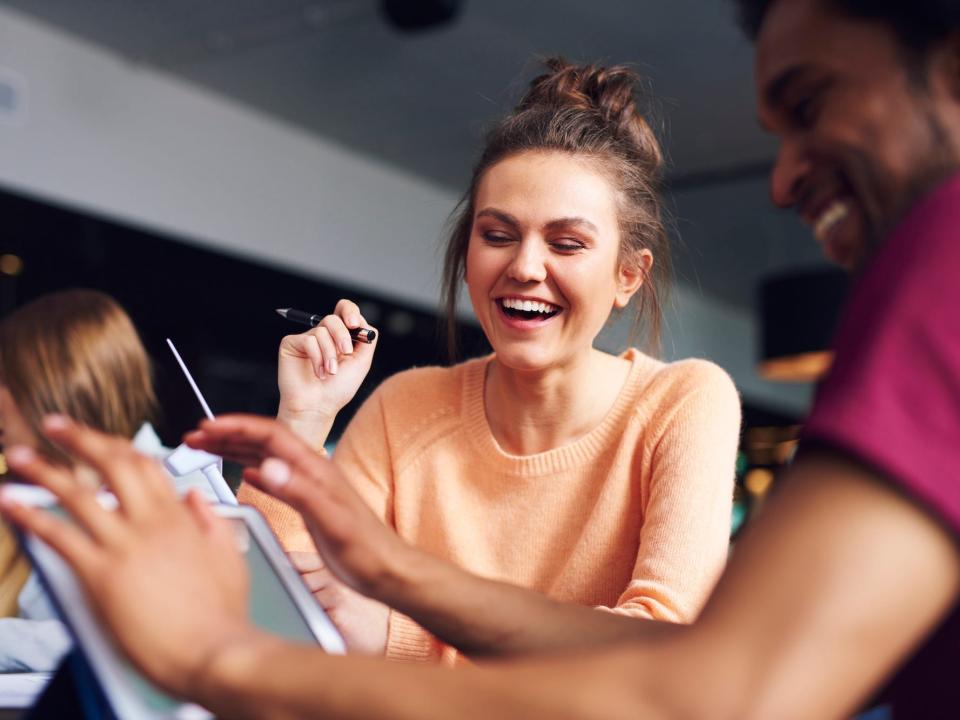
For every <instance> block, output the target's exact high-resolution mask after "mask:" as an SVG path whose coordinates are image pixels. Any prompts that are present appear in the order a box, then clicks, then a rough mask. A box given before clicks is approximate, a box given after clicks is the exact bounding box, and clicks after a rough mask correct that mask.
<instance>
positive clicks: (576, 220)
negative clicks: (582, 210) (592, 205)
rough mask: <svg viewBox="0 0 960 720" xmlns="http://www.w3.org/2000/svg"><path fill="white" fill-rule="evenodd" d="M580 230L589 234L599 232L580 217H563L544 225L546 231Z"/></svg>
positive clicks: (594, 226)
mask: <svg viewBox="0 0 960 720" xmlns="http://www.w3.org/2000/svg"><path fill="white" fill-rule="evenodd" d="M569 227H572V228H582V229H584V230H589V231H590V232H594V233H596V232H600V231H599V229H598V228H597V226H596V225H594V224H593V223H592V222H590V221H589V220H587V219H586V218H582V217H565V218H557V219H556V220H551V221H550V222H548V223H547V224H546V228H547V230H557V229H559V228H569Z"/></svg>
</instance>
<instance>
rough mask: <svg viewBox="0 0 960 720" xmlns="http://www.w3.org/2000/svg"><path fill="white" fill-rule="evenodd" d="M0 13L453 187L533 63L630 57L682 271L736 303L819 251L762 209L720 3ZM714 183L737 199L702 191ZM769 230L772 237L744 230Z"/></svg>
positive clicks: (230, 3)
mask: <svg viewBox="0 0 960 720" xmlns="http://www.w3.org/2000/svg"><path fill="white" fill-rule="evenodd" d="M0 4H2V5H6V6H10V7H13V8H15V9H17V10H19V11H21V12H23V13H25V14H27V15H30V16H33V17H35V18H38V19H40V20H42V21H44V22H47V23H50V24H53V25H55V26H58V27H60V28H62V29H64V30H66V31H68V32H71V33H74V34H77V35H79V36H82V37H84V38H86V39H88V40H90V41H93V42H95V43H97V44H99V45H101V46H104V47H106V48H109V49H112V50H113V51H115V52H117V53H120V54H121V55H122V56H125V57H126V58H128V59H129V60H130V61H132V62H137V63H144V64H147V65H150V66H152V67H159V68H161V69H163V70H165V71H167V72H169V73H171V74H174V75H177V76H179V77H181V78H183V79H186V80H188V81H190V82H192V83H196V84H198V85H201V86H204V87H206V88H208V89H210V90H213V91H215V92H217V93H222V94H224V95H226V96H229V97H231V98H234V99H236V100H239V101H240V102H243V103H245V104H247V105H250V106H252V107H255V108H258V109H259V110H261V111H263V112H265V113H268V114H269V115H271V116H273V117H275V118H278V119H281V120H282V121H285V122H288V123H291V124H294V125H296V126H299V127H301V128H304V129H306V130H308V131H310V132H313V133H316V134H318V135H321V136H324V137H326V138H328V139H331V140H334V141H336V142H338V143H341V144H343V145H346V146H348V147H350V148H352V149H353V150H355V151H357V152H361V153H364V154H367V155H370V156H374V157H376V158H378V159H379V160H381V161H385V162H388V163H391V164H395V165H397V166H400V167H403V168H405V169H407V170H409V171H412V172H414V173H416V174H418V175H420V176H423V177H425V178H427V179H429V180H431V181H432V182H435V183H437V184H439V185H442V186H445V187H453V188H457V189H459V188H462V187H463V186H464V185H465V182H466V179H467V178H468V177H469V174H470V169H471V166H472V163H473V161H474V157H475V153H476V152H477V149H478V146H479V139H480V137H481V135H482V132H483V129H484V128H485V127H486V126H488V125H489V124H490V123H491V121H492V120H494V119H495V118H497V117H498V116H499V115H501V114H502V113H503V112H504V111H506V110H507V109H509V108H510V107H511V105H512V103H513V102H515V101H516V100H517V99H518V96H519V94H520V93H521V92H522V90H523V88H524V86H525V84H526V82H527V80H528V79H529V78H530V77H532V76H533V75H534V74H535V73H536V72H538V70H539V66H538V63H537V61H536V58H537V57H538V56H546V55H552V54H562V55H564V56H567V57H568V58H571V59H574V60H579V61H587V60H590V61H594V60H597V61H602V62H605V63H620V62H627V63H631V64H634V65H635V66H637V67H638V68H640V69H641V70H642V71H643V72H644V73H645V74H646V75H647V76H648V77H649V78H650V82H651V86H652V89H653V91H654V92H655V93H656V95H657V96H658V97H659V98H660V99H661V106H662V111H661V112H660V113H659V116H660V118H661V125H660V127H661V128H662V133H661V135H662V137H663V138H664V141H665V143H666V144H667V146H668V147H669V153H670V158H671V170H670V179H671V185H672V186H673V187H674V189H675V190H676V191H677V192H678V194H677V208H678V214H679V215H680V219H681V222H680V223H679V226H680V228H681V230H684V227H683V226H684V222H683V219H684V218H685V217H694V218H696V223H694V224H695V225H698V227H695V228H693V229H692V232H691V233H690V234H689V237H686V236H685V243H686V245H687V248H688V251H687V252H686V253H685V254H682V255H681V259H680V261H679V263H678V265H679V269H680V274H681V276H682V277H684V278H686V279H688V281H689V279H690V278H691V277H693V278H694V282H695V283H696V284H699V285H701V286H702V287H703V288H704V289H705V290H707V291H709V292H711V293H713V294H715V295H717V296H718V297H720V298H722V299H724V300H726V301H729V302H732V303H737V304H740V305H744V304H749V303H750V302H751V298H752V286H753V284H754V282H755V279H756V277H757V275H758V274H762V273H764V272H768V271H770V270H771V269H775V268H777V267H780V266H783V265H793V264H803V263H810V262H815V261H817V259H818V253H817V250H816V248H815V246H814V244H813V243H812V242H809V240H807V239H806V233H804V232H803V231H802V230H800V229H799V228H798V226H797V224H796V223H795V222H794V221H793V220H789V219H787V220H781V219H778V218H780V217H781V216H779V215H777V216H774V215H773V214H772V211H770V210H769V207H768V202H767V200H766V191H765V189H764V186H765V183H764V176H765V174H766V169H767V168H768V167H769V165H770V163H771V161H772V158H773V155H774V145H773V143H772V141H771V139H770V138H768V137H766V136H764V134H763V133H762V132H761V131H760V130H759V129H758V127H757V124H756V120H755V111H754V105H753V100H752V84H751V83H752V80H751V52H752V51H751V48H750V46H749V44H748V43H747V42H746V41H745V40H744V39H743V38H742V37H741V35H740V33H739V31H738V30H737V28H736V26H735V24H734V22H733V20H732V17H733V11H732V9H731V4H730V2H729V0H669V2H664V1H663V0H590V1H589V2H574V1H572V0H529V1H526V2H524V1H522V0H466V2H465V3H464V6H463V11H462V13H461V15H460V17H459V18H458V19H457V20H456V21H455V22H454V23H453V24H451V25H449V26H446V27H443V28H440V29H436V30H432V31H427V32H422V33H418V34H404V33H401V32H399V31H396V30H394V29H392V28H391V27H389V26H388V24H387V23H386V22H385V20H384V18H383V17H382V16H381V14H380V12H379V2H378V1H377V0H313V1H311V2H308V1H307V0H202V1H201V2H198V1H197V0H0ZM729 181H735V182H732V183H731V182H729ZM727 185H729V187H734V188H739V191H738V194H737V195H735V196H727V197H726V199H725V200H723V201H722V202H721V201H719V200H718V199H717V198H712V196H708V195H709V192H708V191H711V190H712V189H714V188H719V187H725V186H727ZM718 198H719V196H718ZM685 203H693V204H694V205H695V206H696V207H698V208H699V210H698V211H697V212H696V213H694V212H693V211H692V210H691V209H690V207H689V206H688V205H685ZM731 203H732V204H731ZM705 213H706V214H705ZM710 213H713V215H711V214H710ZM758 213H759V214H760V216H762V217H759V218H758V216H757V214H758ZM771 217H773V218H774V219H771ZM771 223H772V224H773V225H774V226H775V227H774V228H773V229H774V231H775V232H774V233H773V235H769V236H765V237H757V236H756V235H755V233H754V231H755V230H756V228H757V225H758V224H761V225H765V226H766V229H767V230H768V231H769V230H770V225H771ZM684 232H686V231H684ZM731 257H732V258H734V262H733V264H732V266H731V262H730V258H731ZM724 260H725V262H726V266H727V267H724V266H723V265H722V264H721V265H720V266H719V267H718V266H716V265H715V261H724ZM721 268H723V269H721Z"/></svg>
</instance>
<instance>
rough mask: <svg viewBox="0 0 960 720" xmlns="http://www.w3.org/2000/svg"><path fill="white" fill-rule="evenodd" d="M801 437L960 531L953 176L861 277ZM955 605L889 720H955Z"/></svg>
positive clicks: (958, 294) (959, 325)
mask: <svg viewBox="0 0 960 720" xmlns="http://www.w3.org/2000/svg"><path fill="white" fill-rule="evenodd" d="M835 350H836V360H835V361H834V365H833V368H832V369H831V371H830V374H829V375H828V376H827V378H826V379H825V380H824V382H823V384H822V385H821V387H820V388H819V390H818V391H817V397H816V401H815V402H814V407H813V411H812V413H811V416H810V419H809V421H808V423H807V426H806V429H805V431H804V445H810V444H821V443H826V444H828V445H830V446H832V447H834V448H836V449H838V450H840V451H842V452H845V453H847V454H849V455H851V456H853V457H855V458H856V459H858V460H860V461H862V462H863V463H865V464H866V465H869V466H871V467H873V468H875V469H876V470H878V471H880V472H881V473H882V474H884V475H886V476H887V477H888V478H889V479H890V481H891V482H892V483H894V484H895V485H897V486H898V487H900V488H901V489H902V490H903V491H904V492H905V493H906V494H908V495H910V496H911V497H913V498H915V499H916V500H917V501H918V502H919V503H920V504H921V505H923V506H925V507H926V508H927V509H928V510H929V511H930V512H931V513H932V514H933V515H935V516H936V517H937V518H938V519H939V520H940V521H942V522H943V523H944V524H945V525H946V526H947V527H948V528H950V529H951V530H953V531H954V533H956V534H957V535H958V537H960V174H958V175H954V176H953V177H951V178H950V179H949V180H947V181H946V182H944V183H943V184H941V185H940V186H939V187H938V188H937V189H935V190H933V191H932V192H930V193H929V194H928V195H926V196H925V197H924V198H922V199H921V200H920V201H919V202H917V203H916V205H914V207H913V208H912V209H911V210H910V211H909V212H908V213H907V215H906V216H905V217H904V219H903V220H902V221H901V222H900V223H899V224H898V226H897V228H896V229H895V230H894V231H893V233H892V234H891V235H890V236H889V238H888V239H887V240H886V242H885V243H884V245H883V247H881V248H880V250H879V251H878V252H877V254H876V256H875V257H874V258H873V259H872V260H871V261H870V262H869V265H868V267H867V268H866V270H865V272H864V274H863V275H862V276H861V277H860V278H859V279H858V281H857V283H856V285H855V287H854V288H853V291H852V293H851V296H850V298H849V301H848V303H847V306H846V308H845V309H844V313H843V316H842V318H841V321H840V325H839V327H838V330H837V335H836V340H835ZM958 620H960V616H958V615H957V612H956V609H955V610H954V611H953V613H952V614H951V616H950V617H949V618H948V619H947V620H946V621H945V622H944V623H943V624H942V625H941V626H940V627H939V628H938V629H937V630H936V632H935V633H934V635H933V637H932V638H931V639H930V641H929V642H928V643H927V645H926V646H925V647H923V648H922V649H921V650H920V651H919V652H918V653H917V654H916V655H914V656H913V658H911V660H910V662H909V663H908V664H907V666H905V667H904V668H903V669H902V670H901V672H900V674H899V675H898V676H897V677H896V678H895V679H894V681H893V682H892V683H891V685H890V687H889V693H888V695H887V697H888V698H889V699H890V700H892V701H893V702H894V705H895V717H943V716H944V715H943V713H944V711H945V710H947V709H951V710H952V712H950V713H948V714H952V715H953V716H955V717H960V632H958V630H960V622H958Z"/></svg>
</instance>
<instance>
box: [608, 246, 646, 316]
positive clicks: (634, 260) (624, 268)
mask: <svg viewBox="0 0 960 720" xmlns="http://www.w3.org/2000/svg"><path fill="white" fill-rule="evenodd" d="M651 269H653V253H652V252H650V251H649V250H647V249H643V250H641V251H640V252H639V253H637V254H636V255H633V256H632V257H631V258H630V259H629V262H627V261H625V262H621V263H620V265H619V266H618V267H617V294H616V296H615V297H614V299H613V305H614V307H616V308H617V309H618V310H622V309H623V308H625V307H626V306H627V304H628V303H629V302H630V299H631V298H632V297H633V296H634V294H636V292H637V290H639V289H640V287H641V286H642V285H643V283H644V282H646V280H647V278H648V277H649V276H650V270H651Z"/></svg>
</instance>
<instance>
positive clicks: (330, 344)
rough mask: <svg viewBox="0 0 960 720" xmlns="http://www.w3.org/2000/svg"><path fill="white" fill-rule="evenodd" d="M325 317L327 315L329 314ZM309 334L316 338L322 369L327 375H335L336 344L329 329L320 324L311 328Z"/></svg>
mask: <svg viewBox="0 0 960 720" xmlns="http://www.w3.org/2000/svg"><path fill="white" fill-rule="evenodd" d="M327 317H329V315H328V316H327ZM310 334H311V335H312V336H313V337H314V338H315V339H316V342H317V344H318V345H319V346H320V352H321V354H322V356H323V369H324V370H325V371H326V372H327V373H328V374H329V375H336V374H337V346H336V344H335V342H334V339H333V337H332V335H331V332H330V330H329V329H328V328H327V327H325V326H324V325H320V326H318V327H316V328H314V329H313V330H311V331H310Z"/></svg>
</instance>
